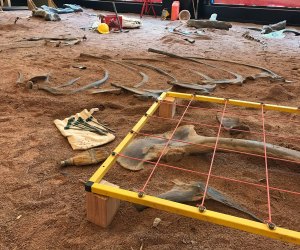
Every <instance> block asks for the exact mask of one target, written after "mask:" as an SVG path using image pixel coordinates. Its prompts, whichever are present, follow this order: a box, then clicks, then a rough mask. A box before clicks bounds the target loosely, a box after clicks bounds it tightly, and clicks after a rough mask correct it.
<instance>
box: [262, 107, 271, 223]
mask: <svg viewBox="0 0 300 250" xmlns="http://www.w3.org/2000/svg"><path fill="white" fill-rule="evenodd" d="M261 116H262V127H263V139H264V154H265V166H266V188H267V199H268V213H269V222H272V214H271V198H270V185H269V171H268V158H267V145H266V133H265V117H264V105H261Z"/></svg>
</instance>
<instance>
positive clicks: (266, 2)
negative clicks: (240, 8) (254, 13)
mask: <svg viewBox="0 0 300 250" xmlns="http://www.w3.org/2000/svg"><path fill="white" fill-rule="evenodd" d="M214 3H215V4H234V5H248V6H269V7H271V6H277V7H290V8H300V1H299V0H214Z"/></svg>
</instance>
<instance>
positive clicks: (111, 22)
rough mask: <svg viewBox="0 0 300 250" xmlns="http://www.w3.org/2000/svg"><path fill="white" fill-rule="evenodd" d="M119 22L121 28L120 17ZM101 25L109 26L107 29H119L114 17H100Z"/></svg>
mask: <svg viewBox="0 0 300 250" xmlns="http://www.w3.org/2000/svg"><path fill="white" fill-rule="evenodd" d="M119 21H120V25H121V28H122V27H123V26H122V17H121V16H119ZM101 23H106V24H107V25H108V26H109V28H119V24H118V20H117V16H116V15H106V16H104V17H102V18H101Z"/></svg>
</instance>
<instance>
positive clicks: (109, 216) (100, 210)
mask: <svg viewBox="0 0 300 250" xmlns="http://www.w3.org/2000/svg"><path fill="white" fill-rule="evenodd" d="M100 183H101V184H105V185H108V186H113V187H119V186H117V185H114V184H112V183H109V182H107V181H104V180H103V181H101V182H100ZM119 206H120V200H118V199H115V198H111V197H107V196H103V195H98V194H94V193H90V192H87V193H86V210H87V220H88V221H90V222H92V223H94V224H96V225H98V226H101V227H104V228H105V227H108V226H109V225H110V223H111V222H112V220H113V218H114V216H115V215H116V213H117V211H118V209H119Z"/></svg>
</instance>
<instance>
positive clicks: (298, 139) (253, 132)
mask: <svg viewBox="0 0 300 250" xmlns="http://www.w3.org/2000/svg"><path fill="white" fill-rule="evenodd" d="M151 118H158V119H163V120H169V121H178V120H177V119H174V118H167V117H160V116H156V115H152V116H151ZM182 122H184V123H190V124H195V125H200V126H203V127H209V128H219V126H217V125H209V124H205V123H200V122H193V121H191V120H186V119H184V120H182ZM222 129H225V128H223V127H222ZM225 130H226V129H225ZM230 130H232V131H239V132H245V133H249V134H256V135H262V132H255V131H249V130H243V129H235V128H231V129H230ZM266 135H267V136H271V137H277V138H283V139H290V140H295V141H300V138H298V137H291V136H282V135H276V134H273V133H266Z"/></svg>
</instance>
